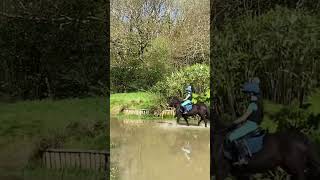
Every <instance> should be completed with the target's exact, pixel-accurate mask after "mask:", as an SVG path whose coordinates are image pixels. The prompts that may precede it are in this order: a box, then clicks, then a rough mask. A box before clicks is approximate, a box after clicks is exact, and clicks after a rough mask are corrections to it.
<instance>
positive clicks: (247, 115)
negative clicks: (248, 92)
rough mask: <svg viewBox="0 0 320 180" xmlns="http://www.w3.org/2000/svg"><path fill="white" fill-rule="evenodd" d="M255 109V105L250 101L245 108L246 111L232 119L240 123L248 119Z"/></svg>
mask: <svg viewBox="0 0 320 180" xmlns="http://www.w3.org/2000/svg"><path fill="white" fill-rule="evenodd" d="M256 109H257V105H256V104H254V103H251V104H250V105H249V107H248V109H247V111H246V112H245V113H244V114H243V115H242V116H241V117H240V118H239V119H237V120H236V121H234V123H235V124H238V123H242V122H244V121H246V120H247V119H248V117H249V116H250V114H251V113H252V112H253V111H254V110H256Z"/></svg>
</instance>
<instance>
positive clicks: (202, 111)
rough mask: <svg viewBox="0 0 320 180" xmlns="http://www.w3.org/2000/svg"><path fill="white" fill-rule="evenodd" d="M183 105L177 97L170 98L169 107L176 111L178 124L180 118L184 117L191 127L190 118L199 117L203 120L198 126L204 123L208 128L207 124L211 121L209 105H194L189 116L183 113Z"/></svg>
mask: <svg viewBox="0 0 320 180" xmlns="http://www.w3.org/2000/svg"><path fill="white" fill-rule="evenodd" d="M181 103H182V101H181V100H180V99H179V98H177V97H170V98H169V106H170V107H174V108H175V109H176V117H177V123H179V120H180V118H181V117H183V119H184V120H185V121H186V123H187V125H188V126H189V122H188V117H190V116H196V115H199V116H200V118H201V119H200V120H199V122H198V126H199V125H200V123H201V121H204V124H205V127H207V122H208V120H209V108H208V107H207V105H205V104H204V103H197V104H193V105H192V109H191V110H190V111H189V112H188V113H187V114H183V113H182V112H181Z"/></svg>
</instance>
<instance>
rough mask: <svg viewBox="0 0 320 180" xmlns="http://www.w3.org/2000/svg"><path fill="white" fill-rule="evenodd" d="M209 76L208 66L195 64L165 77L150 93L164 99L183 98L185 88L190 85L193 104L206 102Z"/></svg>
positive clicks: (208, 96) (208, 92)
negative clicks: (158, 94)
mask: <svg viewBox="0 0 320 180" xmlns="http://www.w3.org/2000/svg"><path fill="white" fill-rule="evenodd" d="M209 75H210V74H209V66H207V65H204V64H195V65H193V66H190V67H186V68H184V69H181V70H179V71H176V72H174V73H172V74H171V75H170V76H167V77H166V78H165V79H164V80H163V81H160V82H158V83H157V84H156V85H155V86H154V87H153V88H152V91H153V92H156V93H160V94H161V95H162V96H164V98H168V97H170V96H179V97H183V95H184V92H185V88H186V86H187V85H188V84H191V85H192V86H193V88H194V91H193V92H194V98H193V99H194V102H200V101H201V102H205V101H207V102H208V100H209V98H210V89H209V88H210V76H209Z"/></svg>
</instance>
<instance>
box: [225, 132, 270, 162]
mask: <svg viewBox="0 0 320 180" xmlns="http://www.w3.org/2000/svg"><path fill="white" fill-rule="evenodd" d="M266 134H267V132H266V131H265V130H263V129H261V128H258V129H256V130H254V131H252V132H250V133H248V134H247V135H245V136H243V137H241V138H240V139H238V140H237V141H236V142H228V141H225V142H224V149H223V152H224V156H225V157H226V158H227V159H229V160H231V161H232V162H237V161H238V156H239V155H240V153H241V155H242V156H246V157H247V158H249V159H250V158H251V157H252V156H253V155H254V154H255V153H258V152H259V151H261V150H262V148H263V139H264V136H265V135H266ZM240 149H241V150H240Z"/></svg>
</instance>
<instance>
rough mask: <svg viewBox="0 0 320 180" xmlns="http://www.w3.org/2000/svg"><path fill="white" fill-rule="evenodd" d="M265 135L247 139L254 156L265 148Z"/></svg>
mask: <svg viewBox="0 0 320 180" xmlns="http://www.w3.org/2000/svg"><path fill="white" fill-rule="evenodd" d="M263 138H264V135H261V136H258V137H251V138H248V139H246V141H247V145H248V148H249V150H250V152H251V153H252V154H254V153H257V152H259V151H260V150H261V149H262V148H263Z"/></svg>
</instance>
